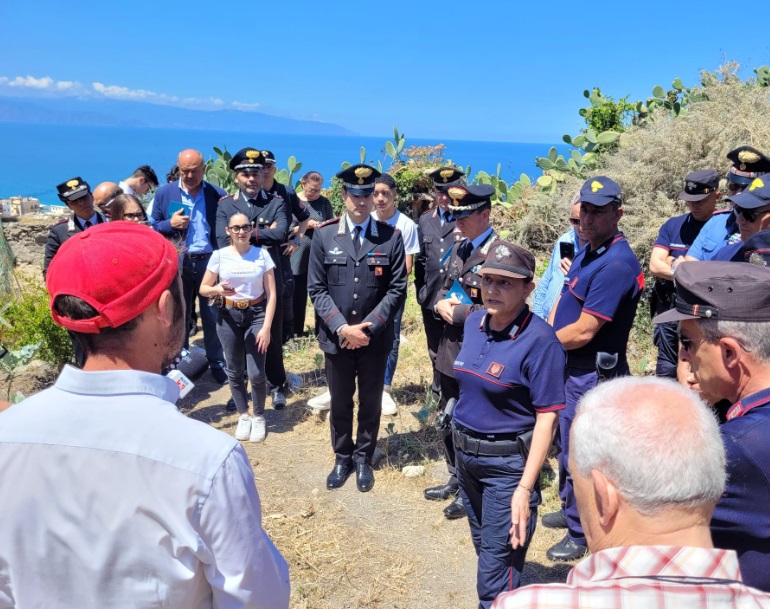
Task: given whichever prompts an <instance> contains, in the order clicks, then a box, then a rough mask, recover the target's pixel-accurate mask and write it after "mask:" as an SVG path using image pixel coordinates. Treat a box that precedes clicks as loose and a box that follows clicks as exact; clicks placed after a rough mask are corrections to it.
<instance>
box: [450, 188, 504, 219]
mask: <svg viewBox="0 0 770 609" xmlns="http://www.w3.org/2000/svg"><path fill="white" fill-rule="evenodd" d="M439 190H441V191H442V192H444V193H446V195H447V196H448V197H449V198H450V199H452V202H451V203H450V204H449V205H447V209H448V210H449V211H451V212H452V217H453V218H454V219H455V220H459V219H461V218H467V217H468V216H470V215H471V214H472V213H473V212H474V211H476V210H477V209H479V208H482V207H484V206H490V207H491V205H492V195H494V194H495V187H494V186H491V185H490V184H469V185H468V186H441V188H440V189H439Z"/></svg>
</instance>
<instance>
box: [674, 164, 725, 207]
mask: <svg viewBox="0 0 770 609" xmlns="http://www.w3.org/2000/svg"><path fill="white" fill-rule="evenodd" d="M718 188H719V174H718V173H717V172H716V171H712V170H710V169H706V170H704V171H693V172H692V173H690V174H688V175H687V177H686V178H685V179H684V189H683V190H682V192H680V193H679V198H680V199H682V200H683V201H702V200H703V199H705V198H706V197H708V196H709V195H710V194H711V193H712V192H714V191H715V190H717V189H718Z"/></svg>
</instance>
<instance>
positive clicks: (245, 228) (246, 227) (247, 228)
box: [227, 224, 251, 235]
mask: <svg viewBox="0 0 770 609" xmlns="http://www.w3.org/2000/svg"><path fill="white" fill-rule="evenodd" d="M227 228H228V229H229V230H230V232H231V233H235V234H236V235H237V234H239V233H249V232H251V224H244V225H243V226H228V227H227Z"/></svg>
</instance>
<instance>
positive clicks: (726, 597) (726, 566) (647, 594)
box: [492, 546, 770, 609]
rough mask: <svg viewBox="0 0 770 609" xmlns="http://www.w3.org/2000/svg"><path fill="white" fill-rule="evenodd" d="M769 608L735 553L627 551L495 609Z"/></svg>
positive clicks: (509, 597)
mask: <svg viewBox="0 0 770 609" xmlns="http://www.w3.org/2000/svg"><path fill="white" fill-rule="evenodd" d="M514 607H516V608H517V609H526V608H528V607H532V608H534V607H538V608H540V609H555V608H557V607H558V608H560V609H570V608H572V607H575V608H577V607H583V608H585V607H590V608H591V609H610V608H612V609H621V608H622V609H629V608H631V609H650V608H653V607H665V608H666V609H685V608H687V609H689V608H691V607H708V608H709V609H720V608H722V607H724V608H727V607H730V608H738V609H744V608H749V607H756V608H770V594H766V593H764V592H760V591H759V590H755V589H754V588H749V587H748V586H746V585H745V584H743V583H742V581H741V573H740V569H739V568H738V558H737V556H736V555H735V552H733V551H732V550H716V549H708V548H680V547H668V546H625V547H620V548H610V549H608V550H602V551H600V552H597V553H596V554H593V555H591V556H589V557H588V558H586V559H585V560H583V561H582V562H580V563H579V564H577V565H576V566H575V567H574V568H573V569H572V571H570V573H569V576H568V577H567V583H566V584H535V585H531V586H525V587H523V588H519V589H518V590H513V591H512V592H505V593H503V594H501V595H500V596H498V597H497V599H496V600H495V602H494V604H493V605H492V609H513V608H514Z"/></svg>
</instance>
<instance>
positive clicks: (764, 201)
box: [730, 176, 770, 209]
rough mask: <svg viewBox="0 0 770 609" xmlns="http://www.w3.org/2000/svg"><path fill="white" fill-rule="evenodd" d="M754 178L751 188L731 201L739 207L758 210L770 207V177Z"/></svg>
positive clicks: (733, 197) (734, 196) (731, 198)
mask: <svg viewBox="0 0 770 609" xmlns="http://www.w3.org/2000/svg"><path fill="white" fill-rule="evenodd" d="M763 177H764V178H766V179H763V178H754V180H753V181H752V182H751V184H749V187H748V188H747V189H746V190H744V191H743V192H742V193H740V194H737V195H733V196H732V197H730V201H732V202H733V204H735V205H737V206H738V207H743V208H745V209H757V208H758V207H764V206H766V205H770V176H763Z"/></svg>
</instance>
